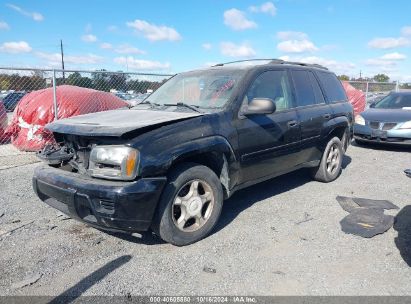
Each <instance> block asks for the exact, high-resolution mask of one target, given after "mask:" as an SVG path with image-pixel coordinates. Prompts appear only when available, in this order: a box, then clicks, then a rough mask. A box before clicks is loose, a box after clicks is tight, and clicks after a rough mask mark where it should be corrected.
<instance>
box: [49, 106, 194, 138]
mask: <svg viewBox="0 0 411 304" xmlns="http://www.w3.org/2000/svg"><path fill="white" fill-rule="evenodd" d="M200 115H201V114H200V113H182V112H166V111H161V112H160V111H150V110H128V109H120V110H111V111H105V112H98V113H90V114H85V115H79V116H75V117H72V118H66V119H62V120H58V121H56V122H53V123H51V124H48V125H47V129H48V130H50V131H52V132H56V133H62V134H72V135H80V136H116V137H120V136H122V135H124V134H125V133H127V132H131V131H136V130H138V129H142V128H147V127H151V126H158V125H165V124H167V123H170V122H174V121H178V120H183V119H187V118H191V117H196V116H200Z"/></svg>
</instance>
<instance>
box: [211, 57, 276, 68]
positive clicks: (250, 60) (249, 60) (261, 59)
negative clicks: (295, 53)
mask: <svg viewBox="0 0 411 304" xmlns="http://www.w3.org/2000/svg"><path fill="white" fill-rule="evenodd" d="M252 61H267V63H282V62H284V60H281V59H272V58H266V59H264V58H257V59H244V60H236V61H230V62H224V63H218V64H216V65H213V66H215V67H217V66H224V65H227V64H234V63H241V62H252Z"/></svg>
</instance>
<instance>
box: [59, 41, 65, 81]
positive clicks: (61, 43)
mask: <svg viewBox="0 0 411 304" xmlns="http://www.w3.org/2000/svg"><path fill="white" fill-rule="evenodd" d="M60 51H61V67H62V69H63V83H65V82H66V79H65V77H64V76H65V75H64V53H63V40H62V39H60Z"/></svg>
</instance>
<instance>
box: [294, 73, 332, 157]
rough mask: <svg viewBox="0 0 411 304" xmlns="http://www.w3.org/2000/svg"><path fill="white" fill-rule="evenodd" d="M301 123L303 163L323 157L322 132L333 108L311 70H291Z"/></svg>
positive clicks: (301, 154)
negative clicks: (321, 146) (321, 147)
mask: <svg viewBox="0 0 411 304" xmlns="http://www.w3.org/2000/svg"><path fill="white" fill-rule="evenodd" d="M291 74H292V78H293V84H294V90H295V94H296V102H297V108H296V109H297V115H298V119H299V120H300V124H301V153H300V159H299V161H300V162H301V163H304V162H309V161H313V160H318V159H319V158H320V157H321V149H320V147H319V145H320V143H321V133H322V131H323V129H324V124H325V123H326V122H327V121H328V120H330V119H331V118H332V109H331V107H330V105H329V104H328V103H326V101H325V98H324V96H323V94H322V91H321V88H320V86H319V84H318V81H317V78H316V77H315V75H314V74H313V73H312V72H311V71H310V70H303V69H301V70H300V69H296V70H292V71H291Z"/></svg>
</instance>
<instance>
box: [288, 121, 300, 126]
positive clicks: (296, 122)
mask: <svg viewBox="0 0 411 304" xmlns="http://www.w3.org/2000/svg"><path fill="white" fill-rule="evenodd" d="M287 125H288V127H289V128H292V127H295V126H298V121H296V120H290V121H289V122H287Z"/></svg>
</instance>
